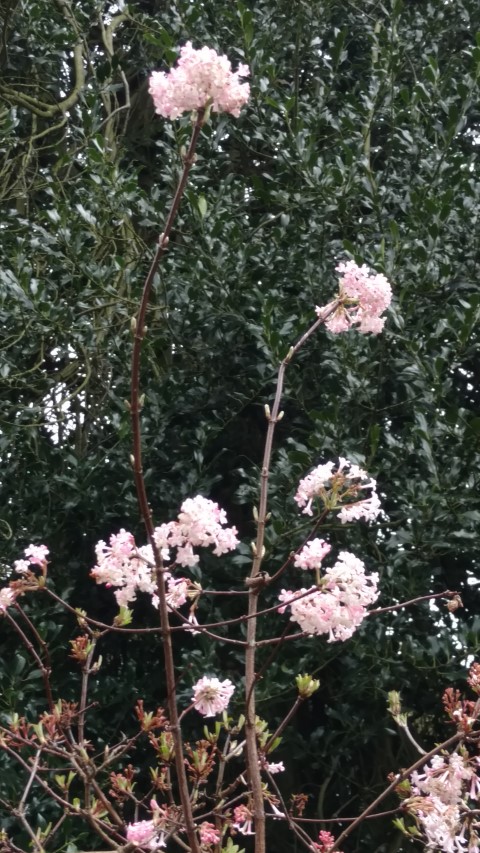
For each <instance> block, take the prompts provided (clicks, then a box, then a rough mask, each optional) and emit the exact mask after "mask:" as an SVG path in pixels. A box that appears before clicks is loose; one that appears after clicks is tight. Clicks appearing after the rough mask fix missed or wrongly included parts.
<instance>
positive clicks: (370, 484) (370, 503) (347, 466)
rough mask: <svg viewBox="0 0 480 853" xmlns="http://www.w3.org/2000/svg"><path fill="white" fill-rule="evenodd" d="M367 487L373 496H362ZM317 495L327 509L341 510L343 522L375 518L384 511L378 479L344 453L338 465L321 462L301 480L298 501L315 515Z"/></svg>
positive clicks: (296, 498)
mask: <svg viewBox="0 0 480 853" xmlns="http://www.w3.org/2000/svg"><path fill="white" fill-rule="evenodd" d="M363 480H366V481H367V482H362V481H363ZM366 489H368V490H369V491H370V494H369V496H368V497H366V498H363V497H360V498H359V495H361V494H362V493H363V492H364V491H365V490H366ZM315 498H317V499H318V500H320V501H321V502H322V504H323V506H324V507H325V508H327V509H333V510H336V509H338V510H339V512H338V517H339V518H340V521H341V522H342V524H345V523H346V522H348V521H357V520H359V519H361V518H364V519H365V520H366V521H374V520H375V519H376V518H377V517H378V516H379V515H381V514H382V509H381V506H380V499H379V497H378V495H377V483H376V480H374V479H373V478H372V477H370V478H369V476H368V474H367V473H366V471H364V470H363V469H362V468H360V467H359V466H358V465H354V464H353V463H352V462H349V460H348V459H344V458H343V457H342V456H340V457H339V461H338V465H337V466H335V464H334V463H333V462H326V463H325V464H324V465H318V466H317V467H316V468H314V469H313V471H311V472H310V474H307V476H306V477H304V479H303V480H300V483H299V486H298V489H297V493H296V495H295V501H296V502H297V504H298V506H299V507H302V508H303V509H302V512H303V514H304V515H313V509H312V504H313V501H314V500H315Z"/></svg>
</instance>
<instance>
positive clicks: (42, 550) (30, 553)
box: [13, 545, 50, 575]
mask: <svg viewBox="0 0 480 853" xmlns="http://www.w3.org/2000/svg"><path fill="white" fill-rule="evenodd" d="M23 553H24V554H25V557H26V560H16V561H15V562H14V564H13V567H14V569H15V571H16V572H17V573H18V574H19V575H24V574H26V573H27V572H30V571H31V568H30V566H41V567H42V566H44V565H45V563H46V562H47V555H48V554H49V553H50V552H49V550H48V548H47V546H46V545H29V546H28V548H25V551H24V552H23Z"/></svg>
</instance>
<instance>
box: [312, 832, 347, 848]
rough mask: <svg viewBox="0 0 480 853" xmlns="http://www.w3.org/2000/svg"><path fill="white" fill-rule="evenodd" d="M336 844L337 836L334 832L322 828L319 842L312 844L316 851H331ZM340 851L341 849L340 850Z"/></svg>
mask: <svg viewBox="0 0 480 853" xmlns="http://www.w3.org/2000/svg"><path fill="white" fill-rule="evenodd" d="M334 844H335V838H334V836H333V835H332V833H331V832H326V831H325V830H323V829H322V830H320V832H319V833H318V844H315V843H314V844H312V850H315V851H316V853H329V850H331V849H332V847H333V845H334ZM338 853H341V851H340V850H339V851H338Z"/></svg>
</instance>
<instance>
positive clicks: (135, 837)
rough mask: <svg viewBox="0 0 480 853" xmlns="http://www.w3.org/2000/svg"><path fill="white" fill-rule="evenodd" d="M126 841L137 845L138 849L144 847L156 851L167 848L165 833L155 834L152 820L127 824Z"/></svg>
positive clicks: (155, 830)
mask: <svg viewBox="0 0 480 853" xmlns="http://www.w3.org/2000/svg"><path fill="white" fill-rule="evenodd" d="M127 841H131V842H132V843H133V844H138V846H139V847H146V848H147V850H158V849H159V848H160V847H166V846H167V845H166V843H165V833H164V832H162V831H160V833H158V832H157V829H156V827H155V824H154V822H153V820H139V821H137V822H136V823H129V824H128V826H127Z"/></svg>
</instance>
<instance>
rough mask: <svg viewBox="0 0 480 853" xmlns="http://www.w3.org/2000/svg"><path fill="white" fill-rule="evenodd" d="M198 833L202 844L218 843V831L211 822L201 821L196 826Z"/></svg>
mask: <svg viewBox="0 0 480 853" xmlns="http://www.w3.org/2000/svg"><path fill="white" fill-rule="evenodd" d="M198 833H199V835H200V841H201V843H202V845H204V846H205V845H207V846H208V845H209V844H218V842H219V841H220V833H219V831H218V829H216V828H215V826H214V824H213V823H209V821H208V820H204V821H203V823H201V824H200V826H199V827H198Z"/></svg>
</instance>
